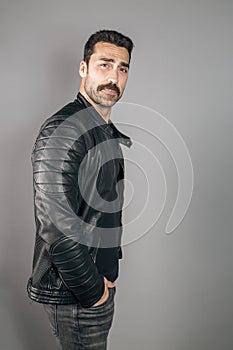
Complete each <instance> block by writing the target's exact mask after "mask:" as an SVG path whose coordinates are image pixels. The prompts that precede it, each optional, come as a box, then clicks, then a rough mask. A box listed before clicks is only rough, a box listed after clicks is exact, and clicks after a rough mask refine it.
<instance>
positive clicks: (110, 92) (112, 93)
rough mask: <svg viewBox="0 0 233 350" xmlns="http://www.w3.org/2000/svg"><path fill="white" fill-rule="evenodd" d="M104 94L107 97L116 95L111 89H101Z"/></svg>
mask: <svg viewBox="0 0 233 350" xmlns="http://www.w3.org/2000/svg"><path fill="white" fill-rule="evenodd" d="M103 90H104V92H106V94H109V95H116V94H117V92H116V91H115V90H112V89H103Z"/></svg>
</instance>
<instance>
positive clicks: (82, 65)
mask: <svg viewBox="0 0 233 350" xmlns="http://www.w3.org/2000/svg"><path fill="white" fill-rule="evenodd" d="M79 74H80V77H81V78H85V77H86V75H87V64H86V62H85V61H81V62H80V66H79Z"/></svg>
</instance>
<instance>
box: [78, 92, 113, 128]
mask: <svg viewBox="0 0 233 350" xmlns="http://www.w3.org/2000/svg"><path fill="white" fill-rule="evenodd" d="M79 92H80V93H81V94H82V95H83V96H84V97H85V98H86V100H87V101H88V102H89V103H90V104H91V105H92V106H93V107H94V108H95V110H96V111H97V112H98V113H99V115H100V116H101V117H102V118H103V119H104V120H105V122H106V123H108V122H109V119H110V114H111V110H112V108H111V107H104V106H101V105H99V104H97V103H95V102H93V101H92V100H91V99H90V97H89V96H88V95H87V93H86V91H85V90H84V89H82V87H80V90H79Z"/></svg>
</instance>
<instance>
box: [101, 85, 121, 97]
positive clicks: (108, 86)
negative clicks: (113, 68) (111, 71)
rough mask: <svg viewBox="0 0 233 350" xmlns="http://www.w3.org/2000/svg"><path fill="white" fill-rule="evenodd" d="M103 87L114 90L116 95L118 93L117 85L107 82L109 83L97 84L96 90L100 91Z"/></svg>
mask: <svg viewBox="0 0 233 350" xmlns="http://www.w3.org/2000/svg"><path fill="white" fill-rule="evenodd" d="M104 89H111V90H114V91H116V93H117V95H118V96H119V95H120V89H119V87H118V86H117V85H115V84H113V83H109V84H106V85H99V86H98V88H97V91H101V90H104Z"/></svg>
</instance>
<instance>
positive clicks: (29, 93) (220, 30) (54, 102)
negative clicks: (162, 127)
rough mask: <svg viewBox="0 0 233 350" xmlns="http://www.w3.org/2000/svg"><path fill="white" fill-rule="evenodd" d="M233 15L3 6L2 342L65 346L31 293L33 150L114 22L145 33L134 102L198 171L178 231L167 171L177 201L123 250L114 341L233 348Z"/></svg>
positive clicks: (150, 6)
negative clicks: (175, 134)
mask: <svg viewBox="0 0 233 350" xmlns="http://www.w3.org/2000/svg"><path fill="white" fill-rule="evenodd" d="M232 15H233V3H232V1H226V0H225V1H211V0H204V1H184V0H183V1H182V0H176V1H172V0H170V1H167V0H165V1H162V0H161V1H156V0H155V1H148V0H144V1H142V2H138V1H134V2H132V3H131V2H126V1H122V0H119V1H103V0H99V1H92V2H91V1H88V2H81V1H80V2H79V1H77V0H76V1H74V0H68V1H61V0H60V1H55V0H46V1H45V0H41V1H29V0H21V1H16V0H15V1H13V0H7V1H6V0H5V1H3V0H2V1H1V3H0V40H1V43H0V45H1V58H0V59H1V72H0V82H1V138H0V142H1V181H0V184H1V188H0V193H1V211H0V212H1V245H0V269H1V289H0V305H1V310H0V317H1V327H0V348H1V349H4V350H29V349H34V350H41V349H44V350H45V349H50V350H52V349H55V344H54V340H53V339H52V337H51V336H50V330H49V327H48V323H47V319H46V317H45V315H44V313H43V311H42V309H41V307H40V305H37V304H35V303H31V302H30V300H29V299H28V298H27V295H26V291H25V289H26V283H27V278H28V276H29V275H30V272H31V262H32V251H33V244H34V221H33V208H32V179H31V164H30V152H31V148H32V145H33V142H34V139H35V137H36V134H37V132H38V129H39V127H40V125H41V123H42V121H44V119H45V118H47V117H48V116H49V115H51V114H52V113H54V112H55V111H56V110H58V108H60V107H61V106H62V105H64V104H65V103H67V102H68V101H71V100H73V98H74V97H75V95H76V92H77V90H78V87H79V83H80V80H79V77H78V74H77V69H78V63H79V61H80V59H81V58H82V57H81V54H82V49H83V45H84V42H85V41H86V39H87V38H88V36H89V35H90V34H91V33H92V32H94V31H96V30H98V29H101V28H113V29H116V30H119V31H122V32H123V33H125V34H127V35H129V36H131V37H132V38H133V39H134V41H135V45H136V48H135V51H134V55H133V60H132V67H131V72H130V79H129V82H128V86H127V90H126V93H125V96H124V101H130V102H135V103H140V104H142V105H144V106H148V107H151V108H153V109H155V110H157V111H159V112H160V113H162V114H163V115H165V116H166V118H167V119H168V120H169V121H170V122H172V123H173V125H174V126H175V127H176V128H177V130H178V131H179V132H180V133H181V135H182V136H183V138H184V140H185V142H186V145H187V147H188V149H189V151H190V155H191V158H192V162H193V167H194V174H195V185H194V192H193V198H192V202H191V204H190V207H189V210H188V213H187V215H186V216H185V218H184V220H183V221H182V223H181V224H180V225H179V227H178V228H177V229H176V230H175V231H174V232H173V233H172V234H171V235H166V234H165V233H164V227H165V225H166V222H167V219H168V217H169V214H170V212H171V209H172V203H173V202H174V199H175V192H176V186H175V184H176V182H175V181H173V175H174V177H175V176H176V174H175V172H174V169H173V167H172V166H171V167H170V168H169V166H168V167H167V168H169V169H168V175H167V179H168V190H169V193H170V194H169V199H168V201H167V204H166V210H165V211H164V213H163V215H162V216H161V218H160V219H159V221H158V222H157V224H156V225H155V226H154V227H153V228H152V229H151V230H150V232H148V233H147V234H146V235H144V236H143V237H142V238H141V239H139V240H136V241H135V242H134V243H132V244H129V245H127V246H126V247H125V248H124V260H123V261H122V263H121V277H120V279H119V281H118V292H117V297H116V302H117V303H116V314H115V320H114V325H113V328H112V330H111V335H110V339H109V350H119V349H126V350H131V349H133V350H141V349H146V350H153V349H158V350H197V349H198V350H217V349H218V350H219V349H223V350H228V349H232V348H233V332H232V329H233V301H232V300H233V298H232V295H233V272H232V270H233V269H232V263H233V255H232V244H233V235H232V226H233V225H232V217H233V215H232V214H233V213H232V209H233V206H232V204H233V200H232V192H233V191H232V186H231V182H232V181H230V180H232V175H233V174H232V170H233V164H232V126H233V122H232V88H233V86H232V61H233V55H232V54H233V51H232V47H233V45H232V44H233V43H232V29H233V16H232ZM141 117H142V118H143V115H142V116H141ZM145 125H146V119H145ZM151 128H152V129H153V125H151ZM131 136H133V135H131ZM158 148H159V147H158ZM155 153H156V152H155ZM161 154H163V153H162V151H161ZM164 154H165V152H164ZM158 157H159V155H158ZM167 163H169V162H167ZM173 183H174V186H173ZM169 184H170V185H169ZM155 201H156V198H155Z"/></svg>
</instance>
